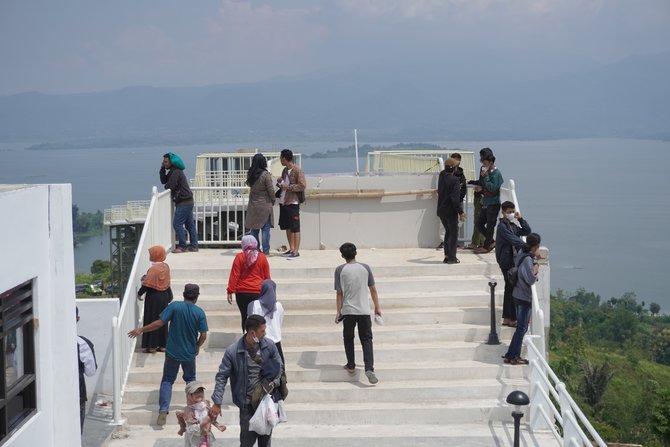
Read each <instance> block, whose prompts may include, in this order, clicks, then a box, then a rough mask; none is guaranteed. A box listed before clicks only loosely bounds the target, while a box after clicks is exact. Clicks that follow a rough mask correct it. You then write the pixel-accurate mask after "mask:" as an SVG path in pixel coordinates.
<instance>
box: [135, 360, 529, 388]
mask: <svg viewBox="0 0 670 447" xmlns="http://www.w3.org/2000/svg"><path fill="white" fill-rule="evenodd" d="M143 355H147V354H143ZM356 355H357V357H358V358H362V357H361V356H362V353H361V352H357V353H356ZM160 360H161V361H160V362H152V363H150V364H145V366H143V367H133V368H132V369H131V370H130V373H129V379H128V380H129V383H130V384H135V385H140V384H151V385H153V386H154V387H156V388H157V387H158V384H159V383H160V380H161V377H162V375H163V363H162V358H160ZM220 362H221V358H220V357H216V358H213V359H211V361H209V362H202V361H201V360H200V359H199V360H198V377H199V378H201V379H202V380H203V381H204V380H213V377H214V376H215V375H216V373H217V372H218V370H219V364H220ZM375 371H376V374H377V376H378V377H380V378H385V380H389V379H390V380H404V381H411V380H415V381H422V380H434V379H436V378H439V379H440V380H463V379H473V380H477V379H486V378H490V377H497V378H499V379H522V378H524V377H525V376H524V372H525V371H526V369H525V368H523V367H512V366H509V365H503V364H500V363H499V364H491V363H484V362H480V361H474V360H453V361H449V360H443V359H434V360H430V361H427V360H426V361H417V362H411V363H408V362H400V363H386V362H377V361H376V362H375ZM286 373H287V376H288V380H289V384H290V385H291V386H292V384H293V383H301V382H321V383H323V384H324V386H326V385H325V384H327V383H329V382H358V381H363V382H365V380H366V379H365V377H364V376H363V371H362V370H361V368H360V367H359V368H358V369H357V370H356V375H355V376H354V377H349V375H348V374H347V373H346V371H344V370H343V368H342V366H341V365H315V366H312V367H302V366H299V365H296V364H292V363H289V364H288V365H287V366H286Z"/></svg>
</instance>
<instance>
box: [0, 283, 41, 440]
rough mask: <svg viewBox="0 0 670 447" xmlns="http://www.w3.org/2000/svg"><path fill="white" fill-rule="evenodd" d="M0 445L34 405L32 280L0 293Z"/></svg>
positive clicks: (31, 413)
mask: <svg viewBox="0 0 670 447" xmlns="http://www.w3.org/2000/svg"><path fill="white" fill-rule="evenodd" d="M0 339H1V340H2V343H1V344H0V346H2V347H3V349H4V350H3V353H4V355H2V356H0V359H1V360H0V367H1V368H2V371H4V374H3V375H2V377H0V445H2V444H3V443H4V441H5V440H6V439H8V438H9V436H11V434H12V433H13V432H14V431H16V430H17V429H18V428H19V426H20V425H21V424H22V423H23V422H24V421H25V420H26V419H28V418H29V417H31V416H32V415H33V414H35V411H36V409H37V396H36V380H35V337H34V330H33V282H32V281H27V282H25V283H23V284H21V285H20V286H17V287H14V288H13V289H11V290H8V291H6V292H3V293H2V294H0Z"/></svg>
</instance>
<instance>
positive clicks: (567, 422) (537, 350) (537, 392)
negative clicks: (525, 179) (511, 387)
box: [500, 180, 607, 447]
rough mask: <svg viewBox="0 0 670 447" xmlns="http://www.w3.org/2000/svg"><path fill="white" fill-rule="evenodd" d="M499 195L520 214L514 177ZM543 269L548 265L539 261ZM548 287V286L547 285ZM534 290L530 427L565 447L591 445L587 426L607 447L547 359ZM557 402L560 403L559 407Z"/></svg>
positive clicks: (534, 288)
mask: <svg viewBox="0 0 670 447" xmlns="http://www.w3.org/2000/svg"><path fill="white" fill-rule="evenodd" d="M500 196H501V197H500V199H501V201H504V200H509V201H511V202H512V203H514V205H515V207H516V210H517V211H518V212H519V213H521V206H520V205H519V200H518V199H517V196H516V187H515V184H514V180H510V181H509V186H508V187H505V188H501V194H500ZM524 239H525V238H524ZM540 268H541V269H542V268H545V267H544V266H543V265H542V264H540ZM545 290H549V289H548V288H546V289H545ZM531 292H532V300H533V301H532V318H531V324H530V334H527V335H526V336H525V337H524V339H523V343H524V345H526V349H527V352H528V360H529V363H530V371H529V373H528V381H529V382H530V396H529V398H530V428H531V430H543V429H549V430H551V431H552V433H553V434H554V436H556V439H558V440H559V441H560V442H561V445H562V446H563V447H571V446H579V447H582V446H589V447H591V446H592V445H593V443H592V442H591V440H590V439H589V437H588V436H587V435H586V432H585V431H584V430H583V429H582V427H585V428H586V430H587V431H588V433H589V434H590V435H591V438H592V439H593V440H594V441H595V442H596V444H597V445H598V446H600V447H607V444H605V442H604V441H603V440H602V438H601V437H600V435H598V432H597V431H596V430H595V429H594V428H593V426H592V425H591V423H590V422H589V421H588V419H587V418H586V416H585V415H584V413H583V412H582V410H581V409H580V408H579V406H578V405H577V403H576V402H575V401H574V399H572V397H571V396H570V393H568V391H567V389H566V387H565V384H564V383H563V382H561V381H560V380H558V376H556V373H555V372H554V371H553V370H552V369H551V367H550V366H549V363H548V362H547V350H546V346H547V340H546V334H545V330H544V328H545V321H544V310H543V309H542V307H541V306H540V299H539V296H538V291H537V286H536V285H535V284H533V285H532V286H531ZM547 293H548V292H547ZM546 302H548V301H546ZM554 402H556V403H557V404H558V407H557V406H556V405H555V404H554ZM556 424H558V425H559V426H560V427H561V428H562V430H563V435H562V436H561V434H560V433H559V432H558V430H557V429H556Z"/></svg>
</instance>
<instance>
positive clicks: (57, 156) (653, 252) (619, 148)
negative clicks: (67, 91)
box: [0, 139, 670, 312]
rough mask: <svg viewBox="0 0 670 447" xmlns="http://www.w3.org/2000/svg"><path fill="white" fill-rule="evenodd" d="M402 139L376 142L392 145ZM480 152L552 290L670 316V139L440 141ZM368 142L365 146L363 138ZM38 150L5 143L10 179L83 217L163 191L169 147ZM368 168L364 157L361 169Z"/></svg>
mask: <svg viewBox="0 0 670 447" xmlns="http://www.w3.org/2000/svg"><path fill="white" fill-rule="evenodd" d="M394 143H396V142H381V143H380V142H374V143H373V144H375V145H378V144H382V145H390V144H394ZM435 143H437V144H440V145H443V146H445V147H449V148H460V149H462V150H472V151H478V150H479V149H480V148H482V147H485V146H488V147H491V148H492V149H493V150H494V152H495V154H496V156H497V158H498V160H497V161H498V162H497V165H498V168H499V169H500V170H501V172H502V174H503V177H504V178H505V179H510V178H511V179H514V180H515V181H516V184H517V194H518V197H519V201H520V203H521V208H522V211H523V215H524V217H525V218H526V219H527V220H528V221H529V222H530V225H531V227H532V228H533V230H534V231H536V232H538V233H540V234H541V235H542V237H543V244H544V245H546V246H547V247H549V249H550V251H551V262H552V270H551V273H552V289H553V290H556V289H557V288H561V289H565V290H570V291H572V290H575V289H576V288H578V287H584V288H586V289H587V290H591V291H594V292H596V293H599V294H600V295H601V296H602V298H603V299H609V298H610V297H613V296H620V295H622V294H623V293H625V292H629V291H631V292H635V293H636V294H637V296H638V299H640V300H644V301H645V302H647V303H649V302H652V301H655V302H658V303H659V304H661V306H662V307H663V310H664V312H668V311H670V293H668V292H667V291H666V287H665V282H664V281H663V279H665V278H664V276H665V275H667V274H668V272H670V269H669V268H668V267H667V264H666V262H667V260H668V255H670V232H668V231H667V229H666V225H667V222H668V221H669V220H670V206H669V205H670V200H669V199H668V198H667V195H666V194H667V193H666V190H667V181H666V178H667V175H665V171H666V167H667V166H670V142H659V141H647V140H621V139H592V140H589V139H582V140H552V141H499V142H498V141H480V142H458V141H448V142H445V141H442V142H435ZM349 144H351V143H350V142H340V143H337V142H335V143H314V144H293V145H291V144H290V143H283V144H282V145H277V144H267V143H258V142H250V143H248V144H230V145H225V144H224V145H216V146H215V145H210V146H207V145H202V146H187V147H179V148H174V149H171V150H172V151H174V152H177V153H178V154H179V155H180V156H182V158H183V159H184V160H185V162H186V164H187V175H188V176H192V175H193V164H194V162H195V156H196V155H197V154H198V153H202V152H209V151H230V150H235V149H236V148H238V147H259V148H261V149H262V150H263V149H265V150H277V149H278V148H280V147H284V146H288V147H291V148H293V149H294V150H295V151H299V152H302V153H305V154H309V153H313V152H316V151H324V150H327V149H336V148H338V147H343V146H348V145H349ZM361 144H363V142H361ZM26 146H29V144H0V161H1V162H0V183H72V188H73V203H76V204H77V205H78V206H79V208H80V210H82V211H95V210H98V209H100V210H102V209H104V208H109V207H110V206H111V205H113V204H123V203H125V202H126V201H127V200H146V199H148V198H149V197H150V193H151V187H152V186H154V185H158V184H159V181H158V169H159V167H160V163H161V161H162V154H163V153H165V152H167V151H168V149H166V148H165V147H147V148H119V149H76V150H53V151H28V150H24V148H25V147H26ZM360 166H361V169H363V168H364V166H365V163H364V160H362V161H361V163H360ZM303 168H304V169H305V171H306V172H308V173H317V172H352V171H353V170H354V169H355V162H354V160H352V159H314V160H311V159H304V160H303ZM108 256H109V246H108V241H107V236H105V237H102V238H92V239H90V240H88V241H85V242H84V243H83V244H81V246H79V247H77V249H76V250H75V258H76V270H77V271H87V270H88V267H89V266H90V264H91V262H92V261H93V260H94V259H97V258H102V259H107V258H108Z"/></svg>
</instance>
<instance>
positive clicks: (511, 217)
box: [505, 213, 514, 220]
mask: <svg viewBox="0 0 670 447" xmlns="http://www.w3.org/2000/svg"><path fill="white" fill-rule="evenodd" d="M505 217H507V220H512V219H514V213H509V214H507V215H506V216H505Z"/></svg>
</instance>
